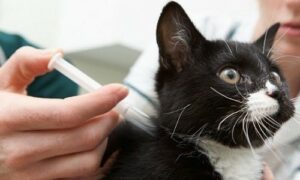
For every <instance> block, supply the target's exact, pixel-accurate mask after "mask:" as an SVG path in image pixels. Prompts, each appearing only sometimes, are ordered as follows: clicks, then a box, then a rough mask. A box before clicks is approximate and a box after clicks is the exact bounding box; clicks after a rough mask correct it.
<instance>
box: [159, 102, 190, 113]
mask: <svg viewBox="0 0 300 180" xmlns="http://www.w3.org/2000/svg"><path fill="white" fill-rule="evenodd" d="M190 105H191V104H187V105H186V106H184V107H183V108H179V109H177V110H174V111H170V112H166V113H163V114H167V115H169V114H173V113H177V112H180V111H182V110H183V109H184V108H186V107H187V106H190Z"/></svg>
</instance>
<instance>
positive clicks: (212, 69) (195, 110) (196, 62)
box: [106, 2, 294, 180]
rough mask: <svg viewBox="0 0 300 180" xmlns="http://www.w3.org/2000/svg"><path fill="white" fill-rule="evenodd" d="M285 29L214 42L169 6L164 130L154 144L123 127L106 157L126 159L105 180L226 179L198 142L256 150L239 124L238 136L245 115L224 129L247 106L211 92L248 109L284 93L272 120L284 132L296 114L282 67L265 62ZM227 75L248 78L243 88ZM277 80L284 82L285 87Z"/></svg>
mask: <svg viewBox="0 0 300 180" xmlns="http://www.w3.org/2000/svg"><path fill="white" fill-rule="evenodd" d="M278 27H279V24H276V25H273V26H272V27H270V28H269V30H268V31H267V34H264V35H263V36H261V38H259V39H258V40H257V41H256V42H254V43H239V42H233V41H229V42H227V43H228V44H226V43H225V42H224V41H221V40H216V41H208V40H206V39H205V38H204V37H203V36H202V35H201V34H200V32H199V31H198V30H197V29H196V28H195V26H194V25H193V23H192V22H191V20H190V19H189V18H188V16H187V15H186V13H185V12H184V10H183V9H182V8H181V6H179V5H178V4H177V3H175V2H170V3H169V4H168V5H166V7H165V8H164V9H163V12H162V14H161V16H160V19H159V22H158V25H157V43H158V46H159V54H160V58H159V61H160V67H159V70H158V72H157V74H156V91H157V94H158V97H159V102H160V107H159V112H158V117H157V118H154V119H153V121H154V123H155V124H156V126H157V129H156V131H155V132H154V134H155V135H154V137H150V136H148V135H147V134H145V133H143V132H141V131H139V130H137V129H135V128H134V127H132V126H131V125H130V124H126V123H125V124H123V125H121V126H119V127H118V128H117V129H116V130H115V131H114V133H113V134H112V136H111V138H110V143H109V146H108V151H107V155H109V154H110V152H112V151H113V150H115V149H120V153H119V156H118V158H117V160H116V162H115V164H114V165H113V167H112V170H111V172H110V173H109V174H108V176H107V177H106V179H170V180H176V179H204V180H218V179H223V178H222V175H221V174H219V173H218V172H216V170H215V168H214V167H213V165H212V164H211V162H210V160H209V158H208V157H207V156H206V155H205V154H203V153H201V147H200V146H199V145H197V141H201V138H205V139H210V140H214V141H216V142H218V143H221V144H223V145H225V146H229V147H232V148H241V147H249V142H248V141H247V139H246V136H245V135H244V132H243V127H242V123H237V124H236V127H235V131H234V139H233V138H232V136H231V130H232V127H233V126H234V125H235V122H236V120H237V118H238V117H240V116H242V114H241V113H237V114H236V115H234V116H232V117H229V118H228V120H226V121H224V123H223V124H222V126H223V128H218V125H219V123H220V121H221V120H223V119H224V117H225V116H226V115H228V114H230V112H235V111H237V110H239V109H241V108H242V105H241V104H240V103H238V102H235V101H231V100H229V99H227V98H225V97H223V96H221V95H220V94H218V93H216V92H215V91H213V90H212V88H213V89H215V90H218V91H219V92H220V93H222V94H224V95H226V96H228V97H230V98H232V99H235V100H238V101H243V100H244V97H247V95H248V94H249V93H251V92H255V91H258V90H260V89H262V88H264V87H265V83H266V80H270V81H271V82H272V83H274V84H276V83H277V85H278V86H279V91H278V92H276V94H273V95H272V96H273V98H275V99H277V100H278V102H279V104H280V110H279V111H278V113H276V114H275V115H272V118H273V119H275V120H276V121H277V122H278V123H280V124H282V123H284V122H285V121H287V120H288V119H289V118H290V117H291V116H292V114H293V111H294V108H293V105H292V103H291V102H290V101H289V98H288V95H287V86H286V83H285V82H284V80H283V77H282V75H281V73H280V71H279V69H278V68H277V66H276V65H275V64H274V63H273V62H271V61H270V60H269V58H268V57H267V56H266V54H267V53H266V52H268V51H269V50H270V48H271V47H272V44H273V40H274V37H275V34H276V32H277V29H278ZM263 48H264V49H265V50H264V52H265V53H264V54H263V53H262V49H263ZM225 67H233V68H235V69H237V70H238V71H239V72H240V73H241V79H240V81H239V82H238V83H237V84H235V85H232V84H228V83H226V82H224V81H223V80H221V79H220V77H219V76H218V73H219V72H220V71H221V70H222V69H224V68H225ZM271 72H277V73H278V74H279V75H280V77H281V79H282V83H281V84H278V82H276V81H275V79H274V78H273V77H272V76H271ZM179 118H180V119H179ZM248 125H249V126H248V128H249V132H248V133H249V138H250V140H251V144H252V146H254V147H259V146H261V145H263V140H262V139H261V138H260V137H259V136H258V135H257V133H256V131H255V128H254V126H253V123H249V124H248ZM265 126H266V127H267V128H269V129H270V131H271V133H266V134H267V135H268V136H269V137H270V136H272V135H273V134H274V133H275V132H276V131H277V130H278V128H279V127H276V126H272V125H270V124H267V123H266V124H265ZM200 130H201V133H200ZM197 135H198V137H197ZM195 137H197V139H195Z"/></svg>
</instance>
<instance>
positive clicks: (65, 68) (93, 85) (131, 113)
mask: <svg viewBox="0 0 300 180" xmlns="http://www.w3.org/2000/svg"><path fill="white" fill-rule="evenodd" d="M48 69H50V70H52V69H56V70H57V71H59V72H61V73H62V74H63V75H65V76H66V77H68V78H69V79H71V80H72V81H74V82H75V83H76V84H78V85H79V86H80V87H81V88H83V89H84V90H86V91H88V92H92V91H95V90H97V89H100V88H101V87H102V85H101V84H99V83H98V82H96V81H95V80H93V79H92V78H90V77H89V76H87V75H86V74H84V73H83V72H82V71H80V70H79V69H78V68H76V67H75V66H73V65H72V64H70V63H69V62H67V61H66V60H64V59H63V58H62V54H61V53H57V54H55V55H54V56H53V57H52V59H51V61H50V62H49V64H48ZM99 98H101V97H99ZM115 110H116V111H117V112H118V113H120V114H121V115H122V116H123V117H124V119H125V120H127V121H129V122H131V123H132V124H134V125H135V126H137V127H138V128H140V129H142V130H144V131H146V132H147V133H149V134H150V135H152V130H153V128H154V125H153V124H152V122H151V120H150V118H149V116H148V115H147V114H145V113H144V112H142V111H141V110H139V109H137V108H136V107H133V106H130V105H128V104H127V103H125V102H124V101H121V102H120V103H119V104H118V105H117V106H116V107H115Z"/></svg>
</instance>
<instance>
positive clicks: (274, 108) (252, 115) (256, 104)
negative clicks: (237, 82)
mask: <svg viewBox="0 0 300 180" xmlns="http://www.w3.org/2000/svg"><path fill="white" fill-rule="evenodd" d="M246 105H247V112H248V113H249V116H248V117H249V118H248V119H247V120H248V121H260V120H261V119H263V118H269V116H272V115H274V114H276V113H277V112H278V111H279V103H278V101H277V100H276V99H274V98H272V97H270V96H268V95H267V90H266V89H261V90H260V91H257V92H255V93H251V94H249V97H248V98H247V103H246Z"/></svg>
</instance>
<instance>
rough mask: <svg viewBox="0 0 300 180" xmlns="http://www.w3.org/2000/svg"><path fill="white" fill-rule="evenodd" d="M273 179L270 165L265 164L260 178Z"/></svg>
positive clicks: (263, 179)
mask: <svg viewBox="0 0 300 180" xmlns="http://www.w3.org/2000/svg"><path fill="white" fill-rule="evenodd" d="M274 179H275V178H274V175H273V173H272V171H271V169H270V167H269V166H268V165H265V166H264V173H263V177H262V180H274Z"/></svg>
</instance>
